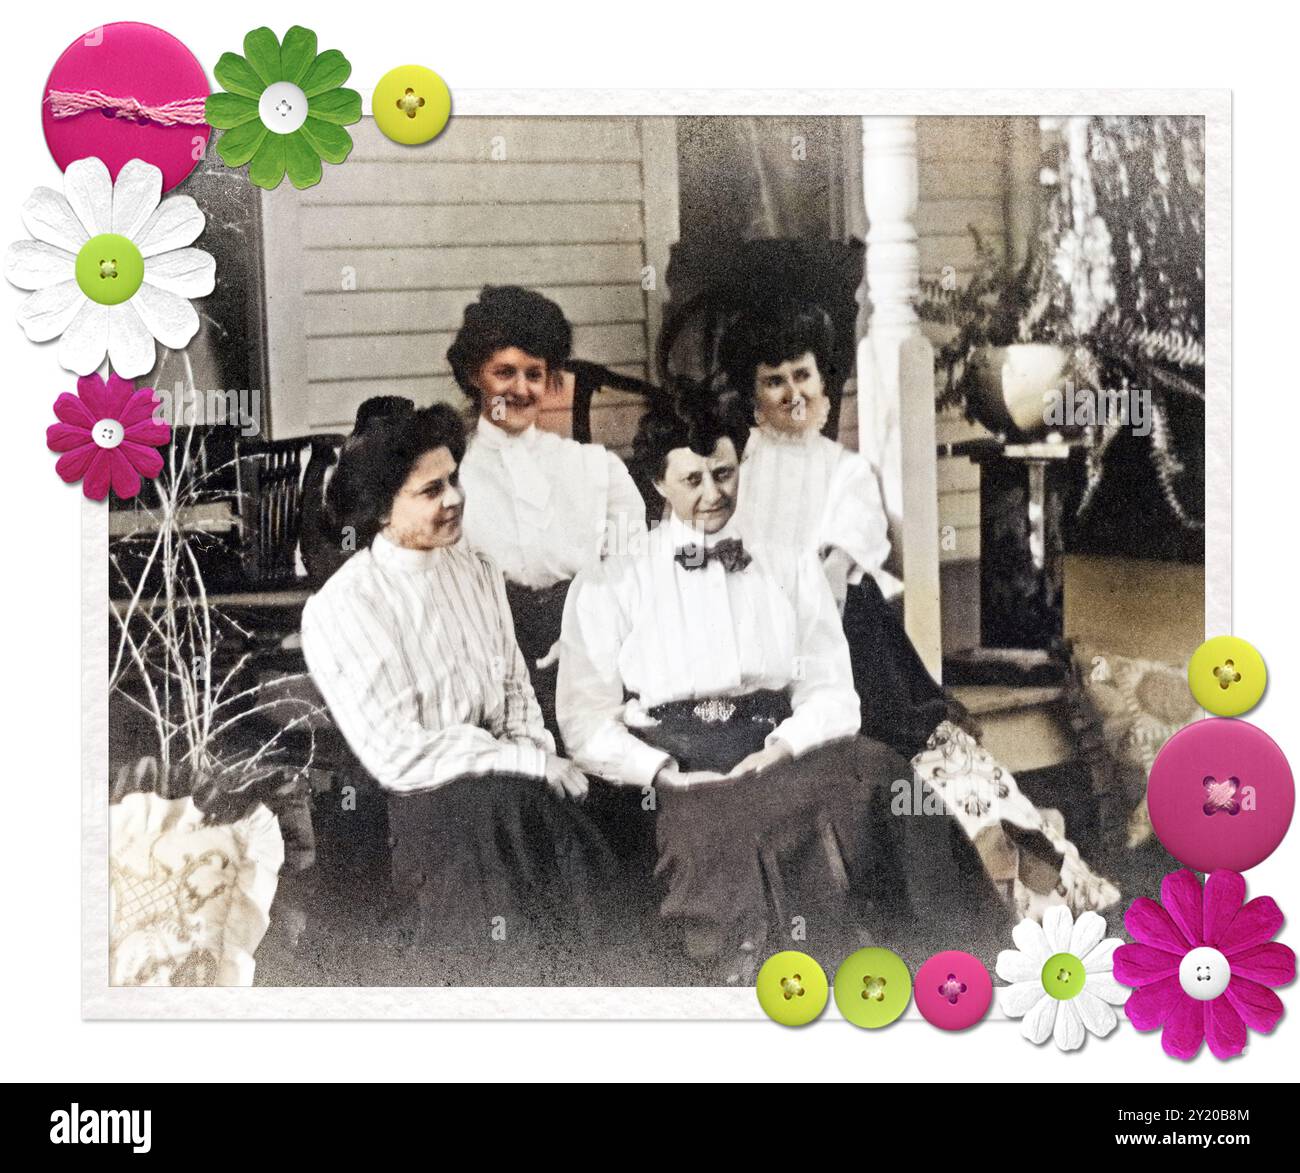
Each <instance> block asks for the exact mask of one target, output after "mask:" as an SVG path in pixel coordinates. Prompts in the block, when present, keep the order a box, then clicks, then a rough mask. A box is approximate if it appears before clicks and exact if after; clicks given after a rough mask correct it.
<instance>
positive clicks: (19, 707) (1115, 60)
mask: <svg viewBox="0 0 1300 1173" xmlns="http://www.w3.org/2000/svg"><path fill="white" fill-rule="evenodd" d="M426 14H429V15H426ZM113 20H141V21H146V22H148V23H152V24H156V25H159V26H161V27H163V28H165V29H167V30H168V31H169V32H171V33H173V34H174V35H176V36H177V37H179V38H180V39H181V40H182V41H184V42H185V43H186V44H188V45H189V46H190V48H191V49H192V50H193V51H194V52H195V54H196V55H197V56H198V57H199V59H200V60H201V61H202V62H203V63H204V65H205V67H206V68H207V70H208V73H209V75H210V74H211V68H212V65H213V64H214V63H215V61H216V59H217V57H218V56H219V55H220V54H221V52H223V51H225V50H227V49H232V50H236V51H237V50H238V49H239V46H240V44H241V42H242V39H243V35H244V33H245V32H247V31H248V30H249V29H250V28H253V27H255V26H257V25H260V24H270V25H271V26H272V27H273V28H274V29H275V31H276V32H277V33H278V34H283V32H284V30H285V29H286V28H287V27H288V26H289V25H291V24H294V23H303V24H307V25H309V26H311V27H313V28H314V29H315V30H316V31H317V33H318V34H319V36H320V43H321V45H322V47H338V48H341V49H343V50H344V51H345V52H346V54H347V55H348V57H349V58H350V60H351V61H352V63H353V76H352V81H351V83H350V84H351V85H353V86H354V87H355V88H357V89H359V90H362V91H367V90H368V89H369V88H370V87H371V86H372V85H373V84H374V82H375V81H376V80H377V79H378V78H379V76H380V75H381V74H382V73H383V72H385V71H386V70H387V69H389V68H391V67H392V66H394V65H398V64H403V63H406V62H408V61H416V62H419V63H421V64H426V65H429V66H430V67H432V68H433V69H435V70H437V71H438V72H439V73H441V74H442V76H443V77H444V78H445V79H446V81H447V83H448V85H449V86H450V87H451V90H452V93H453V96H454V95H455V94H456V93H457V92H458V91H463V90H465V89H468V88H475V89H483V88H493V89H504V88H511V89H515V88H524V87H528V88H533V87H536V88H559V87H562V88H580V87H581V88H585V87H592V88H596V87H599V88H618V87H636V88H655V87H682V88H685V87H690V88H706V87H707V88H730V87H740V88H765V89H772V90H774V91H775V90H781V89H793V88H818V89H825V88H834V87H837V86H842V87H853V88H865V87H871V88H917V87H942V88H945V89H951V88H972V89H978V88H985V87H998V88H1012V87H1015V88H1020V87H1043V88H1060V87H1069V88H1079V87H1087V88H1098V87H1117V88H1123V89H1134V88H1149V87H1160V88H1163V87H1180V88H1181V87H1210V88H1230V89H1232V90H1233V91H1234V117H1233V136H1234V144H1233V146H1234V157H1235V162H1234V169H1233V202H1234V237H1233V245H1234V254H1235V257H1236V264H1235V272H1234V289H1233V301H1234V306H1235V327H1236V328H1235V331H1234V336H1233V351H1234V356H1235V361H1234V370H1233V375H1234V379H1233V383H1234V388H1235V396H1234V420H1233V423H1234V445H1235V450H1234V453H1233V463H1234V467H1235V468H1236V483H1235V485H1234V486H1233V488H1234V493H1233V526H1234V533H1235V550H1236V558H1235V560H1234V565H1233V598H1234V616H1235V634H1238V635H1241V636H1243V637H1245V638H1247V639H1249V640H1251V641H1252V642H1253V643H1255V644H1256V646H1257V647H1258V648H1259V649H1260V650H1261V651H1262V652H1263V654H1264V656H1265V658H1266V659H1267V661H1268V664H1269V668H1270V671H1271V673H1272V683H1271V686H1270V689H1269V693H1268V696H1267V698H1266V700H1265V702H1264V703H1263V704H1262V705H1261V706H1260V707H1259V708H1258V709H1257V710H1255V712H1254V714H1252V718H1251V719H1252V720H1255V721H1256V722H1257V723H1258V724H1260V725H1261V726H1263V727H1264V728H1265V729H1266V730H1267V731H1268V732H1269V733H1270V734H1271V735H1272V736H1273V737H1274V738H1275V739H1276V740H1277V741H1278V743H1279V744H1280V745H1281V747H1282V748H1283V750H1284V751H1285V752H1287V753H1288V754H1289V755H1291V756H1292V757H1293V760H1296V761H1300V737H1298V736H1297V735H1296V733H1295V731H1294V728H1293V724H1292V722H1290V721H1288V720H1287V716H1288V715H1289V714H1290V713H1292V712H1294V711H1295V707H1296V698H1297V696H1300V632H1298V629H1297V626H1296V625H1295V623H1294V622H1292V617H1293V610H1294V607H1293V600H1294V597H1295V594H1296V585H1295V580H1294V578H1293V575H1294V574H1295V573H1296V569H1297V566H1296V559H1295V556H1294V547H1295V542H1296V536H1295V535H1296V524H1295V518H1294V515H1293V513H1292V509H1293V506H1292V501H1293V493H1294V488H1293V486H1294V484H1295V473H1294V468H1295V465H1296V461H1297V457H1296V455H1295V453H1294V441H1293V437H1294V435H1295V434H1296V429H1295V428H1294V427H1293V426H1292V424H1291V420H1292V410H1293V409H1292V407H1291V402H1290V401H1291V398H1292V397H1293V396H1295V395H1296V394H1297V388H1296V378H1295V375H1294V373H1293V367H1294V358H1293V346H1292V341H1293V339H1294V338H1295V336H1296V326H1295V307H1294V301H1293V297H1294V279H1295V278H1294V274H1295V270H1296V259H1297V258H1296V240H1297V232H1296V227H1295V225H1296V215H1295V193H1296V192H1297V191H1300V184H1298V183H1297V166H1296V155H1297V151H1296V145H1295V135H1294V129H1293V128H1294V109H1295V95H1294V88H1293V87H1294V72H1295V71H1294V63H1293V60H1292V49H1291V42H1290V39H1289V38H1285V37H1283V36H1282V35H1279V30H1277V29H1273V30H1271V31H1270V30H1269V29H1267V28H1265V27H1261V25H1260V23H1259V21H1257V20H1250V21H1246V20H1242V21H1240V22H1233V23H1227V22H1226V21H1225V11H1224V9H1223V7H1222V6H1221V5H1215V6H1211V5H1207V4H1189V3H1181V4H1177V5H1172V4H1171V5H1159V6H1158V5H1141V6H1139V5H1136V4H1133V3H1132V2H1131V0H1129V2H1126V3H1099V2H1096V0H1093V2H1092V3H1089V4H1088V5H1086V6H1083V5H1075V6H1070V7H1068V8H1064V9H1055V8H1051V7H1048V6H1044V5H1043V4H1041V3H1031V4H1020V3H1016V4H997V5H993V4H984V5H974V4H970V3H964V4H946V3H937V2H931V3H929V4H927V5H925V6H924V8H923V9H921V8H918V7H917V6H915V5H897V6H894V7H893V8H889V7H885V6H882V5H871V6H870V9H868V7H867V6H866V5H852V6H850V5H835V6H834V7H833V8H832V6H830V5H812V4H808V3H797V4H795V3H790V4H786V5H779V4H771V3H761V4H760V3H749V4H746V5H745V6H743V8H742V7H741V6H739V5H736V6H728V10H727V11H726V12H725V14H724V13H723V12H719V11H716V10H715V9H714V8H712V7H711V6H708V5H705V4H702V3H699V2H698V0H695V2H693V3H689V4H683V3H667V2H656V3H653V4H642V5H637V6H617V7H616V6H613V5H610V4H608V3H605V4H601V5H596V4H566V3H562V2H560V0H551V2H549V3H537V2H533V3H527V4H517V3H502V2H497V3H492V4H490V5H485V4H481V3H479V4H469V5H465V6H463V7H460V6H457V5H455V4H452V3H442V4H437V5H432V6H414V5H396V6H394V5H388V6H384V7H381V8H376V7H374V6H373V5H364V6H361V5H358V6H356V7H355V8H353V7H349V6H345V5H339V4H326V3H322V2H320V0H317V2H315V3H312V4H310V5H303V6H300V7H297V8H293V7H290V6H285V5H278V4H272V3H267V2H265V0H263V2H259V3H249V2H247V0H224V2H223V3H221V4H213V5H201V6H200V5H180V4H176V3H170V4H160V3H139V4H136V5H135V6H133V7H131V8H129V9H126V10H123V9H119V8H118V7H117V6H113V7H111V8H110V7H107V6H103V5H98V4H92V3H87V2H84V0H64V2H63V3H61V4H60V5H58V6H55V7H53V8H50V9H48V11H46V10H42V19H40V20H39V21H37V20H34V19H30V18H28V19H24V20H23V21H22V23H21V25H19V24H18V22H16V21H15V22H14V25H13V26H12V27H11V28H10V30H9V33H8V41H7V47H8V49H9V52H8V53H7V54H6V67H5V69H4V70H3V71H2V72H0V94H2V96H3V103H2V104H0V108H2V109H3V110H4V111H5V115H6V116H5V120H4V135H5V137H4V157H3V166H2V167H0V246H4V245H7V243H8V242H9V241H11V240H16V239H19V238H22V237H24V236H26V232H25V229H24V228H23V226H22V222H21V219H20V217H19V206H20V204H21V203H22V201H23V199H25V198H26V196H27V195H28V194H29V192H30V191H31V189H32V188H33V187H35V186H37V185H39V184H47V185H50V186H54V187H58V186H59V173H58V170H57V168H56V167H55V165H54V163H53V161H52V160H51V159H50V157H49V155H48V153H47V151H46V148H45V144H44V139H43V137H42V135H41V131H40V122H39V102H40V97H41V94H42V91H43V87H44V83H45V78H46V75H47V74H48V71H49V68H50V66H51V65H52V64H53V62H54V60H55V58H56V57H57V56H58V54H59V53H60V52H62V50H63V49H64V48H65V47H66V46H67V45H68V44H69V43H70V42H71V41H72V40H73V39H74V38H76V37H78V36H80V35H81V34H82V33H84V32H85V31H86V30H88V29H90V28H92V27H95V26H97V25H100V24H104V23H107V22H109V21H113ZM37 29H39V30H40V31H37ZM972 112H978V108H977V107H972ZM1024 112H1025V113H1033V112H1034V111H1032V110H1025V111H1024ZM20 297H21V295H20V293H19V292H18V291H17V290H14V289H12V288H10V287H8V286H7V285H3V284H0V338H3V354H4V360H5V362H4V370H5V376H6V378H5V382H6V383H7V386H6V388H5V391H4V404H5V412H4V418H6V419H8V420H9V426H8V432H7V434H6V437H5V439H6V441H7V442H6V444H5V449H4V460H3V463H2V467H3V473H2V474H0V475H3V477H4V490H5V491H4V495H3V498H2V499H3V502H4V509H5V514H6V517H7V521H8V524H9V526H10V531H9V532H10V537H11V540H12V543H13V544H12V546H11V547H10V554H9V557H8V558H7V559H6V562H5V573H4V574H3V576H2V579H0V583H2V585H0V589H3V592H4V606H3V611H0V616H3V623H4V630H5V634H6V646H5V651H6V656H5V667H6V670H5V671H4V672H3V674H2V677H3V689H4V697H3V705H2V706H0V712H3V714H4V721H5V733H6V737H5V742H4V747H5V751H6V756H5V761H4V765H3V771H2V773H0V785H3V787H4V792H5V793H6V794H7V795H8V800H7V805H6V807H5V809H4V817H3V823H2V824H0V827H2V828H3V829H2V831H0V836H2V838H0V844H2V846H0V851H2V852H3V855H2V857H0V869H2V871H0V874H3V875H4V877H5V880H6V883H5V885H4V888H5V893H4V921H5V928H4V932H3V934H2V939H3V941H4V946H3V955H2V957H0V983H3V993H4V1002H3V1007H4V1014H3V1019H2V1020H0V1021H3V1026H2V1027H0V1036H2V1037H3V1045H2V1046H0V1076H2V1077H3V1078H5V1079H6V1080H24V1081H26V1080H73V1079H75V1080H104V1081H115V1080H124V1081H125V1080H156V1079H167V1078H174V1079H201V1080H220V1079H231V1080H245V1079H285V1080H294V1081H302V1080H318V1079H320V1080H348V1081H364V1080H371V1079H454V1080H458V1081H463V1080H471V1079H478V1078H493V1077H504V1078H537V1079H564V1078H576V1079H600V1080H609V1079H622V1078H646V1079H709V1078H719V1079H731V1078H739V1079H772V1080H781V1081H789V1080H792V1079H798V1080H804V1081H806V1080H809V1079H823V1078H825V1079H837V1078H844V1079H866V1080H870V1081H873V1082H875V1081H881V1080H886V1079H888V1080H891V1081H903V1080H916V1081H920V1082H924V1083H929V1084H932V1085H934V1084H946V1083H956V1082H961V1081H964V1080H966V1081H968V1080H996V1079H1029V1080H1034V1081H1040V1080H1041V1081H1044V1082H1050V1083H1055V1084H1061V1083H1065V1082H1069V1081H1071V1080H1102V1081H1112V1080H1123V1079H1142V1080H1161V1081H1164V1080H1180V1079H1181V1080H1193V1081H1214V1080H1224V1081H1234V1080H1273V1079H1278V1078H1289V1077H1291V1073H1292V1072H1293V1071H1294V1055H1295V1047H1296V1040H1297V1038H1300V1035H1298V1034H1297V1029H1296V1026H1295V1022H1294V1018H1295V1015H1296V1008H1295V1005H1294V1003H1295V994H1296V991H1295V990H1294V989H1292V990H1289V991H1284V992H1283V997H1284V999H1285V1000H1287V1001H1288V1002H1290V1003H1291V1004H1292V1014H1291V1016H1290V1018H1289V1019H1284V1021H1283V1023H1282V1025H1281V1026H1280V1027H1279V1029H1278V1030H1277V1031H1276V1032H1275V1033H1274V1034H1273V1035H1272V1036H1268V1037H1264V1038H1259V1037H1257V1036H1254V1035H1252V1036H1251V1039H1252V1044H1251V1046H1250V1048H1249V1049H1248V1051H1247V1053H1246V1055H1245V1056H1243V1057H1241V1058H1239V1059H1237V1060H1234V1061H1232V1062H1229V1063H1217V1062H1216V1061H1215V1060H1213V1059H1212V1058H1211V1057H1210V1056H1209V1055H1208V1053H1207V1052H1203V1053H1202V1055H1201V1056H1200V1058H1199V1059H1198V1060H1197V1061H1196V1062H1195V1063H1193V1064H1180V1063H1177V1062H1175V1061H1173V1060H1170V1059H1167V1058H1166V1057H1165V1056H1164V1055H1163V1053H1162V1052H1161V1050H1160V1044H1159V1040H1158V1038H1157V1037H1156V1036H1152V1035H1139V1034H1137V1032H1135V1031H1133V1030H1132V1029H1131V1028H1130V1027H1129V1026H1128V1023H1127V1022H1126V1021H1125V1022H1123V1023H1122V1024H1121V1028H1120V1030H1119V1031H1118V1032H1116V1034H1115V1035H1114V1036H1112V1037H1111V1038H1109V1039H1106V1040H1102V1041H1097V1040H1090V1041H1089V1042H1088V1044H1087V1045H1086V1046H1085V1047H1084V1049H1083V1051H1082V1052H1080V1053H1078V1054H1075V1055H1071V1056H1062V1055H1060V1054H1058V1053H1057V1052H1055V1050H1054V1049H1052V1048H1051V1044H1050V1043H1049V1044H1048V1047H1047V1048H1034V1047H1032V1046H1030V1045H1029V1044H1028V1043H1026V1042H1025V1041H1024V1040H1023V1039H1021V1038H1020V1036H1019V1033H1018V1029H1017V1027H1016V1025H1015V1024H1012V1023H1006V1022H1000V1023H999V1022H988V1023H986V1024H984V1025H983V1026H982V1027H981V1028H979V1029H978V1030H977V1031H974V1032H970V1033H968V1034H965V1035H958V1036H950V1035H947V1034H945V1033H943V1032H940V1031H937V1030H934V1029H932V1028H930V1027H929V1026H927V1025H926V1024H924V1023H923V1022H905V1023H901V1024H899V1025H897V1026H896V1027H894V1028H892V1029H890V1030H887V1031H883V1032H873V1033H868V1032H862V1031H858V1030H856V1029H855V1028H853V1027H851V1026H848V1025H847V1024H844V1023H843V1022H840V1021H836V1020H834V1019H833V1018H832V1017H828V1018H827V1019H826V1020H825V1021H823V1022H820V1023H818V1024H816V1025H815V1026H814V1027H812V1028H810V1029H805V1030H801V1031H789V1030H784V1029H781V1028H779V1027H777V1026H775V1025H773V1024H771V1023H768V1022H766V1021H763V1022H754V1023H725V1024H723V1023H718V1024H710V1023H681V1024H673V1023H667V1024H666V1023H403V1024H394V1023H339V1022H332V1023H272V1022H260V1023H259V1022H238V1023H227V1024H214V1023H124V1022H116V1023H107V1022H104V1023H83V1022H82V1021H81V1019H80V989H79V975H80V945H79V906H80V882H81V880H80V864H79V854H80V819H81V809H80V808H81V803H80V781H79V778H80V761H79V696H78V679H79V671H78V661H79V655H80V649H79V622H78V614H79V580H80V574H79V556H80V524H79V521H80V516H79V515H80V499H81V495H80V490H79V488H77V487H72V486H65V485H63V483H62V482H61V481H59V479H58V478H57V477H56V475H55V473H54V468H53V465H54V456H53V455H52V454H51V453H49V452H47V451H46V450H45V446H44V430H45V428H46V426H47V425H48V424H49V423H51V422H53V416H52V414H51V410H50V407H51V404H52V403H53V400H54V399H55V397H56V396H57V395H58V394H59V393H60V392H61V391H65V390H72V389H73V384H74V377H73V376H72V375H70V374H68V373H67V372H64V371H62V370H61V369H60V368H59V367H58V364H57V362H56V361H55V358H54V353H53V350H52V348H50V347H35V346H32V345H31V344H29V343H27V342H26V340H25V339H24V338H23V336H22V334H21V331H20V330H19V329H18V327H17V325H16V324H14V323H13V320H12V318H11V317H9V314H10V313H11V311H12V309H13V308H16V306H17V304H18V302H19V300H20ZM4 299H7V301H6V300H4ZM6 321H7V323H8V324H6ZM1216 491H1221V490H1216V487H1215V486H1213V485H1211V486H1209V492H1210V493H1211V494H1214V493H1215V492H1216ZM1222 556H1223V557H1226V556H1227V552H1226V551H1224V552H1223V554H1222ZM1296 834H1297V833H1296V832H1295V831H1294V830H1293V832H1292V834H1291V836H1290V837H1289V839H1288V841H1287V843H1286V844H1285V845H1284V846H1283V848H1282V849H1281V850H1279V851H1278V852H1277V853H1276V854H1275V855H1274V856H1273V858H1272V859H1270V860H1269V861H1267V862H1266V863H1265V864H1263V865H1261V866H1260V867H1258V868H1256V869H1254V870H1253V871H1252V872H1251V873H1250V874H1249V876H1248V882H1249V884H1250V892H1251V895H1259V894H1264V893H1268V894H1272V895H1274V896H1275V897H1276V898H1277V899H1278V900H1279V902H1280V903H1281V904H1282V907H1283V910H1284V911H1290V912H1291V914H1292V916H1293V917H1295V918H1300V912H1298V911H1297V909H1300V877H1297V873H1296V867H1295V864H1296V860H1295V844H1296ZM1294 923H1295V924H1300V919H1297V920H1295V921H1294ZM1283 938H1284V939H1285V940H1288V941H1289V943H1291V944H1292V945H1293V946H1294V945H1295V940H1296V938H1295V936H1294V930H1292V931H1291V932H1287V931H1285V930H1284V933H1283Z"/></svg>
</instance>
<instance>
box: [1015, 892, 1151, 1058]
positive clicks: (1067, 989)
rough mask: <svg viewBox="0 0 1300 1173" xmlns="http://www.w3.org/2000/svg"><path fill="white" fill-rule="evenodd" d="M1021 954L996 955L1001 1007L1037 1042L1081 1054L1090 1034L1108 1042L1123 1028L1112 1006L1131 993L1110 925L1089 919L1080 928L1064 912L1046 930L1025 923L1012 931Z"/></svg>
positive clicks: (1053, 911)
mask: <svg viewBox="0 0 1300 1173" xmlns="http://www.w3.org/2000/svg"><path fill="white" fill-rule="evenodd" d="M1011 936H1012V939H1013V940H1014V941H1015V943H1016V945H1017V946H1018V948H1016V949H1004V950H1002V952H1001V953H999V954H998V962H997V966H996V970H997V975H998V977H1000V978H1001V979H1002V980H1003V981H1005V982H1010V983H1011V985H1009V986H1001V987H999V988H998V1005H999V1006H1000V1007H1001V1008H1002V1013H1003V1014H1005V1015H1006V1016H1007V1017H1008V1018H1020V1019H1023V1020H1024V1021H1023V1022H1022V1023H1021V1027H1020V1033H1021V1034H1022V1035H1024V1036H1025V1038H1027V1039H1028V1040H1029V1041H1030V1042H1031V1043H1045V1042H1046V1041H1047V1040H1048V1039H1049V1038H1051V1039H1053V1040H1055V1042H1056V1045H1057V1046H1058V1047H1059V1048H1060V1049H1061V1050H1062V1051H1076V1050H1078V1049H1079V1048H1080V1047H1081V1046H1083V1042H1084V1039H1086V1038H1087V1037H1088V1035H1090V1034H1094V1035H1096V1036H1097V1037H1098V1038H1104V1037H1105V1036H1106V1035H1108V1034H1110V1032H1111V1031H1113V1030H1114V1029H1115V1028H1116V1027H1117V1026H1118V1025H1119V1016H1118V1015H1117V1014H1116V1013H1115V1011H1114V1009H1113V1008H1114V1007H1116V1006H1123V1005H1124V1003H1125V1002H1127V1001H1128V996H1129V994H1130V993H1131V992H1132V991H1130V990H1129V989H1127V988H1126V987H1124V986H1121V985H1120V984H1119V983H1118V982H1117V981H1116V980H1115V978H1114V976H1113V974H1112V972H1111V970H1112V968H1113V960H1112V959H1113V957H1114V954H1115V950H1116V949H1118V948H1119V946H1120V945H1121V944H1122V943H1123V942H1121V941H1120V939H1119V938H1118V937H1106V921H1105V920H1104V919H1103V918H1102V917H1101V916H1099V915H1098V914H1097V913H1095V912H1084V913H1082V914H1080V916H1079V919H1078V920H1077V921H1076V920H1075V919H1074V918H1073V917H1072V916H1071V914H1070V910H1069V909H1068V908H1066V907H1065V906H1064V905H1056V906H1055V907H1053V908H1049V909H1048V910H1047V912H1046V913H1045V914H1044V915H1043V923H1042V924H1041V925H1040V924H1039V923H1038V922H1037V921H1032V920H1022V921H1021V922H1020V923H1019V924H1018V925H1016V927H1015V928H1014V929H1013V930H1012V931H1011Z"/></svg>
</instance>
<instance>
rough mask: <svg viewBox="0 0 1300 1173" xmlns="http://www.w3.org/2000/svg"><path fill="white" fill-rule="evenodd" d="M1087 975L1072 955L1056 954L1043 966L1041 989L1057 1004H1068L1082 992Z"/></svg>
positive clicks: (1081, 964)
mask: <svg viewBox="0 0 1300 1173" xmlns="http://www.w3.org/2000/svg"><path fill="white" fill-rule="evenodd" d="M1086 978H1087V975H1086V974H1085V973H1084V971H1083V962H1082V961H1080V960H1079V959H1078V958H1077V957H1075V955H1074V954H1073V953H1057V954H1054V955H1053V956H1051V957H1049V958H1048V959H1047V961H1046V962H1044V964H1043V989H1045V990H1046V991H1047V992H1048V993H1049V994H1051V995H1052V997H1053V998H1055V999H1056V1000H1057V1001H1058V1002H1068V1001H1069V1000H1070V999H1071V998H1074V997H1077V996H1078V995H1079V994H1080V993H1081V992H1082V990H1083V983H1084V981H1085V980H1086Z"/></svg>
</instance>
